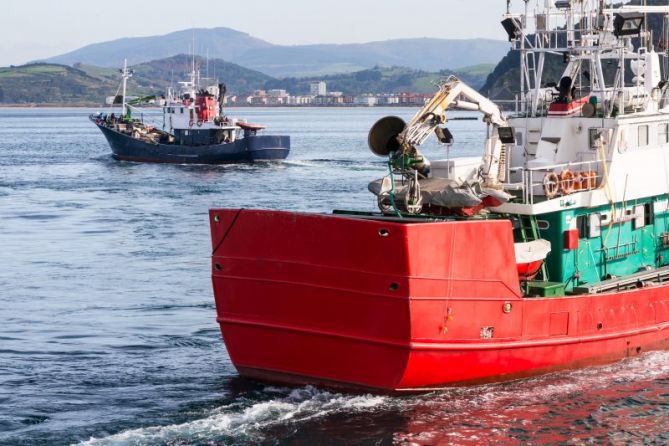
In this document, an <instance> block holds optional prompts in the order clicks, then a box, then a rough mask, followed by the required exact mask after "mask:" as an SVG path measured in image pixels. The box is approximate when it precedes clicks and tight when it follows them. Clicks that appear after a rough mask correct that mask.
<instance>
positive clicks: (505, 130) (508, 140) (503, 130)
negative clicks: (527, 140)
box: [497, 127, 516, 144]
mask: <svg viewBox="0 0 669 446" xmlns="http://www.w3.org/2000/svg"><path fill="white" fill-rule="evenodd" d="M497 133H498V134H499V139H500V141H502V144H515V143H516V136H515V135H514V133H513V127H500V128H498V129H497Z"/></svg>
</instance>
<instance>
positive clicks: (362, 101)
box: [353, 94, 379, 107]
mask: <svg viewBox="0 0 669 446" xmlns="http://www.w3.org/2000/svg"><path fill="white" fill-rule="evenodd" d="M378 100H379V98H377V97H376V96H374V95H371V94H363V95H361V96H356V97H354V98H353V104H355V105H366V106H367V107H373V106H375V105H376V104H377V103H378V102H379V101H378Z"/></svg>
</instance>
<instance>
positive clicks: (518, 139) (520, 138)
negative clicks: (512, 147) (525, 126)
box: [516, 132, 523, 146]
mask: <svg viewBox="0 0 669 446" xmlns="http://www.w3.org/2000/svg"><path fill="white" fill-rule="evenodd" d="M516 145H517V146H522V145H523V132H516Z"/></svg>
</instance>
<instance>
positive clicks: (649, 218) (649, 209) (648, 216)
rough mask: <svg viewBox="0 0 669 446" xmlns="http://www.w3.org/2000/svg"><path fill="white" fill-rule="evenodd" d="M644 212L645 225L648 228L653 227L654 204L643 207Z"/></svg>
mask: <svg viewBox="0 0 669 446" xmlns="http://www.w3.org/2000/svg"><path fill="white" fill-rule="evenodd" d="M643 211H644V217H645V219H644V224H645V225H646V226H648V225H652V224H653V204H652V203H646V204H644V205H643Z"/></svg>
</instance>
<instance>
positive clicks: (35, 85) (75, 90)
mask: <svg viewBox="0 0 669 446" xmlns="http://www.w3.org/2000/svg"><path fill="white" fill-rule="evenodd" d="M114 91H115V85H114V83H112V81H111V80H109V79H104V78H101V77H96V76H92V75H90V74H89V73H87V72H86V71H84V70H81V69H79V68H73V67H68V66H66V65H55V64H29V65H22V66H19V67H7V68H0V102H4V103H15V104H22V103H68V104H70V103H71V104H81V103H85V102H102V101H103V100H104V97H105V96H107V95H110V94H113V93H114ZM95 98H97V99H95Z"/></svg>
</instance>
